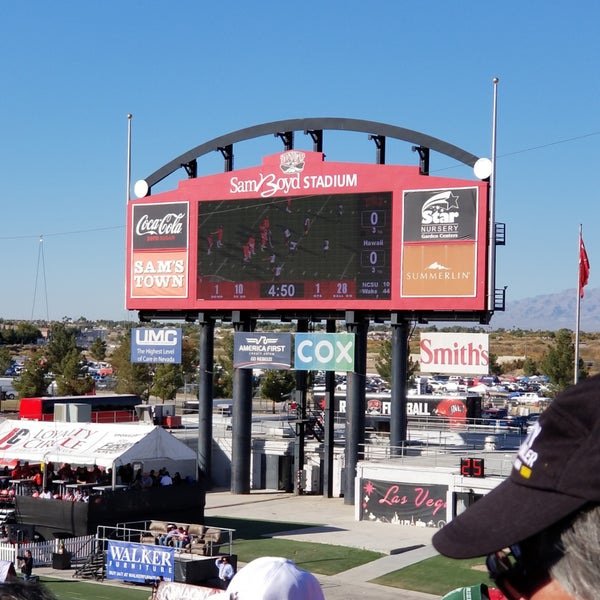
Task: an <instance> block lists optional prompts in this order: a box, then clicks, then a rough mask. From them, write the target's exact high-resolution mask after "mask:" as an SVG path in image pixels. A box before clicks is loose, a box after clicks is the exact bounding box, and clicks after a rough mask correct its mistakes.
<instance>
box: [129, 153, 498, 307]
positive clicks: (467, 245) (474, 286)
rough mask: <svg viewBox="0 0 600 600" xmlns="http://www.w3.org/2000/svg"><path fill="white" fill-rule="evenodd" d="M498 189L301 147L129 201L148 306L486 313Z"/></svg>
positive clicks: (132, 296)
mask: <svg viewBox="0 0 600 600" xmlns="http://www.w3.org/2000/svg"><path fill="white" fill-rule="evenodd" d="M488 221H489V215H488V183H487V182H485V181H478V180H473V181H471V180H464V179H452V178H446V177H432V176H425V175H421V174H419V170H418V168H417V167H406V166H394V165H370V164H362V163H361V164H356V163H332V162H326V161H325V160H324V155H323V154H322V153H319V152H308V151H299V150H288V151H285V152H282V153H280V154H276V155H272V156H268V157H265V158H264V159H263V164H262V165H261V166H259V167H252V168H248V169H240V170H236V171H230V172H225V173H219V174H215V175H207V176H204V177H198V178H195V179H187V180H183V181H180V182H179V185H178V187H177V189H176V190H173V191H169V192H164V193H161V194H157V195H152V196H148V197H145V198H140V199H137V200H133V201H131V202H130V203H129V206H128V227H127V293H126V298H127V301H126V305H127V308H128V309H131V310H142V311H144V310H148V311H152V310H155V311H186V310H194V311H199V310H202V311H208V310H216V311H223V310H225V311H229V310H245V309H248V310H252V309H258V310H260V311H268V310H273V311H282V310H283V311H285V310H290V311H298V310H306V311H320V310H334V311H338V310H339V311H345V310H360V309H369V310H377V311H421V312H422V311H472V312H481V311H485V310H486V307H487V300H488V296H487V294H488V290H487V276H488V268H487V261H488V227H489V222H488Z"/></svg>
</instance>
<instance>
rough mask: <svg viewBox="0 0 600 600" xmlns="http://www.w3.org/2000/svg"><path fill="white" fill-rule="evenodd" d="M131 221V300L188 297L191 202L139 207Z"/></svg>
mask: <svg viewBox="0 0 600 600" xmlns="http://www.w3.org/2000/svg"><path fill="white" fill-rule="evenodd" d="M131 218H132V223H131V226H132V229H131V248H130V253H131V263H130V266H131V268H130V269H129V279H130V280H129V289H130V295H131V297H133V298H187V297H188V279H189V276H188V266H189V265H188V222H189V205H188V203H187V202H177V203H168V204H162V203H161V204H136V205H135V206H133V207H132V214H131Z"/></svg>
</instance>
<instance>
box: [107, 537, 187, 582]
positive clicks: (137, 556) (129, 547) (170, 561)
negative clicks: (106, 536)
mask: <svg viewBox="0 0 600 600" xmlns="http://www.w3.org/2000/svg"><path fill="white" fill-rule="evenodd" d="M174 572H175V548H171V547H169V546H148V545H145V544H133V543H129V542H112V541H109V542H108V551H107V554H106V577H107V578H108V579H120V580H121V581H132V582H135V583H143V582H144V581H147V580H151V581H154V580H156V579H158V578H159V577H162V578H163V579H165V580H166V581H173V575H174Z"/></svg>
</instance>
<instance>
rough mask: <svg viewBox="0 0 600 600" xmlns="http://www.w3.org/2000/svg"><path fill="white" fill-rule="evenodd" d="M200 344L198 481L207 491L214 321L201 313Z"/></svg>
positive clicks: (199, 317)
mask: <svg viewBox="0 0 600 600" xmlns="http://www.w3.org/2000/svg"><path fill="white" fill-rule="evenodd" d="M198 321H199V326H200V343H199V347H198V354H199V357H198V363H199V365H200V369H199V372H198V479H199V481H200V482H201V483H203V484H204V489H205V490H210V489H211V487H212V480H211V472H212V438H213V436H212V424H213V423H212V417H213V414H212V413H213V364H214V339H215V322H214V320H213V319H212V318H211V317H209V316H207V315H205V314H204V313H200V314H199V315H198Z"/></svg>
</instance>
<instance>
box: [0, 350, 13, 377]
mask: <svg viewBox="0 0 600 600" xmlns="http://www.w3.org/2000/svg"><path fill="white" fill-rule="evenodd" d="M11 365H12V356H11V355H10V350H9V349H8V348H7V347H6V346H0V376H1V375H4V373H6V370H7V369H8V368H10V366H11Z"/></svg>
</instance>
